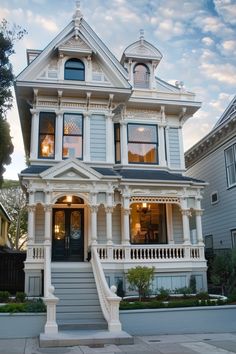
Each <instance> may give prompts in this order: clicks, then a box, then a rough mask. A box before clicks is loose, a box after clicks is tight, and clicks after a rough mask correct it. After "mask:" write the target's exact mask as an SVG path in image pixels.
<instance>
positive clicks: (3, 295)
mask: <svg viewBox="0 0 236 354" xmlns="http://www.w3.org/2000/svg"><path fill="white" fill-rule="evenodd" d="M9 297H10V293H9V291H0V302H8V301H9Z"/></svg>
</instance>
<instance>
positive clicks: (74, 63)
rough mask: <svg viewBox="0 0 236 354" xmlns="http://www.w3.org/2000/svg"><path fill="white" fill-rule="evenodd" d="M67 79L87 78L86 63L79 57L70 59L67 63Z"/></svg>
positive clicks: (79, 79)
mask: <svg viewBox="0 0 236 354" xmlns="http://www.w3.org/2000/svg"><path fill="white" fill-rule="evenodd" d="M64 77H65V80H78V81H84V80H85V69H84V63H83V62H82V61H81V60H79V59H75V58H73V59H69V60H67V61H66V63H65V75H64Z"/></svg>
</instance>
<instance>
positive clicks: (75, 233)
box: [70, 211, 81, 240]
mask: <svg viewBox="0 0 236 354" xmlns="http://www.w3.org/2000/svg"><path fill="white" fill-rule="evenodd" d="M70 219H71V220H70V224H71V238H72V239H74V240H79V239H80V238H81V213H80V212H79V211H72V213H71V218H70Z"/></svg>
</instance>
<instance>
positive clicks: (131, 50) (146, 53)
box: [121, 40, 162, 62]
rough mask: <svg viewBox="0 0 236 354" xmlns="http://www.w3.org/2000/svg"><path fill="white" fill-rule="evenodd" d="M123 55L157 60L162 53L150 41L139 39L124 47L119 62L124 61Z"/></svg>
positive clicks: (160, 57)
mask: <svg viewBox="0 0 236 354" xmlns="http://www.w3.org/2000/svg"><path fill="white" fill-rule="evenodd" d="M125 57H126V58H135V59H146V60H154V61H157V62H159V61H160V60H161V59H162V54H161V52H160V51H159V50H158V49H157V48H156V47H154V46H153V45H152V44H151V43H149V42H147V41H145V40H139V41H137V42H135V43H133V44H131V45H130V46H128V47H127V48H126V49H125V51H124V54H123V56H122V60H121V62H123V61H124V58H125Z"/></svg>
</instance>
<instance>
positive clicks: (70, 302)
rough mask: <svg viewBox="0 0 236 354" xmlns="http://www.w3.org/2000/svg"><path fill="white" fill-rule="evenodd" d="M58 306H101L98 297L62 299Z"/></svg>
mask: <svg viewBox="0 0 236 354" xmlns="http://www.w3.org/2000/svg"><path fill="white" fill-rule="evenodd" d="M57 306H59V307H60V306H88V307H90V306H100V302H99V300H98V299H64V298H63V299H62V298H61V299H60V301H59V303H58V304H57Z"/></svg>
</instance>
